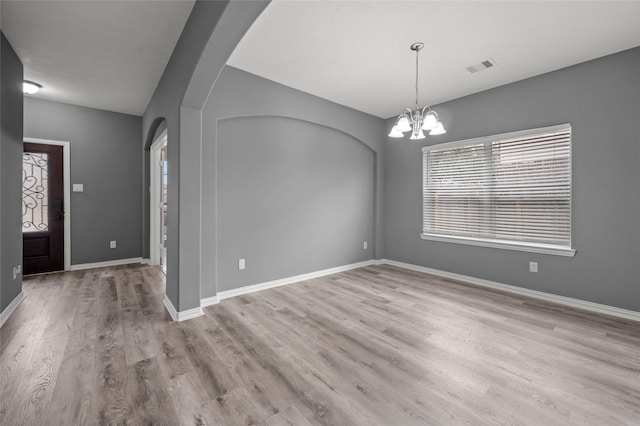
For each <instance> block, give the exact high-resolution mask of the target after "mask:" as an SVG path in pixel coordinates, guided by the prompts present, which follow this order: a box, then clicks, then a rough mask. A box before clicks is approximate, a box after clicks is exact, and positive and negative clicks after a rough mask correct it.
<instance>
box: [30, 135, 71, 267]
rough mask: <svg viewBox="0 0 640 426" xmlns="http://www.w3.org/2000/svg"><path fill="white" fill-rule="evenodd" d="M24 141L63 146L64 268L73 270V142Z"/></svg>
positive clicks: (34, 139) (36, 139)
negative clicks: (71, 189)
mask: <svg viewBox="0 0 640 426" xmlns="http://www.w3.org/2000/svg"><path fill="white" fill-rule="evenodd" d="M22 142H23V143H25V142H26V143H40V144H43V145H57V146H61V147H62V185H63V186H64V270H65V271H70V270H71V191H70V188H71V184H70V182H71V152H70V150H71V144H70V143H69V142H67V141H54V140H50V139H38V138H27V137H24V138H22Z"/></svg>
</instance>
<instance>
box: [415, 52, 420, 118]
mask: <svg viewBox="0 0 640 426" xmlns="http://www.w3.org/2000/svg"><path fill="white" fill-rule="evenodd" d="M419 54H420V49H416V109H418V55H419Z"/></svg>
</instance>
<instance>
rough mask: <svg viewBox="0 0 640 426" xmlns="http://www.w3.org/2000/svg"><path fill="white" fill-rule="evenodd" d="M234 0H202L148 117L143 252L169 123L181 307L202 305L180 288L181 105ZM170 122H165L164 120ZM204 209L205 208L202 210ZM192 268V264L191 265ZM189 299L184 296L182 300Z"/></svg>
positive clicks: (172, 277)
mask: <svg viewBox="0 0 640 426" xmlns="http://www.w3.org/2000/svg"><path fill="white" fill-rule="evenodd" d="M227 4H228V2H226V1H219V2H209V1H198V2H196V3H195V5H194V7H193V10H192V12H191V15H189V19H188V20H187V23H186V24H185V28H184V30H183V31H182V34H181V35H180V39H179V40H178V42H177V44H176V47H175V48H174V50H173V53H172V55H171V58H170V59H169V62H168V64H167V67H166V68H165V70H164V72H163V74H162V77H161V79H160V82H159V83H158V87H156V90H155V92H154V94H153V97H152V98H151V101H150V102H149V105H148V106H147V109H146V110H145V113H144V116H143V118H142V139H143V146H144V149H145V151H144V157H143V160H144V161H141V164H142V165H143V167H142V175H141V178H142V185H141V187H142V188H143V189H144V190H145V191H144V199H143V210H142V212H141V220H142V230H141V233H140V235H141V237H142V240H143V241H144V247H143V255H144V257H149V191H148V190H146V189H147V188H149V147H150V146H151V143H152V142H153V135H154V134H155V133H156V130H157V128H158V126H160V125H166V127H167V140H168V143H167V171H168V188H167V197H168V203H167V204H168V214H167V220H168V235H167V238H168V253H167V257H168V265H167V287H166V292H167V297H168V298H169V299H170V300H171V301H172V303H173V304H174V306H175V307H176V309H178V311H182V310H186V309H189V308H193V307H194V306H198V305H199V304H200V294H199V289H196V292H195V294H191V292H189V294H188V295H187V296H186V297H182V298H181V297H180V288H179V273H180V268H179V261H180V258H179V248H180V247H179V244H180V232H179V220H180V208H179V203H180V150H181V149H180V106H181V104H182V99H183V97H184V94H185V91H186V90H187V86H188V85H189V81H190V79H191V76H192V74H193V71H194V69H195V68H196V65H197V63H198V60H199V58H200V55H201V53H202V51H203V50H204V48H205V46H206V44H207V42H208V40H209V38H210V36H211V34H212V32H213V29H214V28H215V26H216V23H217V22H218V20H219V19H220V17H221V16H222V13H223V12H224V9H225V8H226V7H227ZM163 122H164V124H162V123H163ZM198 210H199V209H198ZM185 269H186V268H185ZM181 299H184V300H181Z"/></svg>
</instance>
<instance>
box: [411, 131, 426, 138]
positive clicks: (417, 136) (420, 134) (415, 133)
mask: <svg viewBox="0 0 640 426" xmlns="http://www.w3.org/2000/svg"><path fill="white" fill-rule="evenodd" d="M424 138H425V136H424V133H423V132H422V129H418V131H417V132H413V134H412V135H411V137H410V138H409V139H411V140H417V139H424Z"/></svg>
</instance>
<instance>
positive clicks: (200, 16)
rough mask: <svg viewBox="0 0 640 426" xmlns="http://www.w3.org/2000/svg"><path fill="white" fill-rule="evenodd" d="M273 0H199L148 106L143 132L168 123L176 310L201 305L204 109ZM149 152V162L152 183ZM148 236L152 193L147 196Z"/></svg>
mask: <svg viewBox="0 0 640 426" xmlns="http://www.w3.org/2000/svg"><path fill="white" fill-rule="evenodd" d="M268 3H269V2H268V1H233V2H222V1H220V2H210V1H197V2H196V3H195V5H194V8H193V10H192V12H191V15H190V16H189V19H188V21H187V24H186V26H185V28H184V30H183V32H182V34H181V36H180V39H179V40H178V43H177V44H176V47H175V49H174V51H173V54H172V56H171V58H170V60H169V63H168V65H167V68H166V69H165V71H164V73H163V76H162V78H161V80H160V82H159V84H158V87H157V88H156V91H155V93H154V95H153V97H152V99H151V102H150V103H149V106H148V107H147V110H146V111H145V114H144V118H143V131H144V134H143V140H144V145H145V148H147V149H148V147H149V145H150V144H151V139H152V138H151V136H150V135H151V134H153V133H154V132H155V130H156V127H157V126H158V124H159V123H161V122H162V120H164V119H166V122H167V129H168V175H169V188H168V192H169V194H168V198H169V201H168V240H169V241H168V243H169V253H168V262H167V263H168V264H167V297H168V298H169V300H170V301H171V303H172V304H173V305H174V306H175V307H176V309H177V310H178V311H185V310H189V309H192V308H196V307H199V306H200V297H201V287H202V285H201V275H200V270H201V261H202V256H201V249H202V237H201V235H202V231H201V224H202V221H203V214H206V212H203V210H202V202H201V201H202V197H201V189H202V180H201V176H202V174H201V157H202V109H203V108H204V104H205V101H206V100H207V98H208V96H209V94H210V92H211V89H212V87H213V86H214V84H215V82H216V80H217V78H218V76H219V73H220V72H221V71H222V68H223V67H224V64H225V63H226V62H227V60H228V58H229V56H231V53H232V52H233V49H234V48H235V46H236V45H237V44H238V43H239V41H240V40H241V39H242V37H243V35H244V33H245V32H246V31H247V29H248V28H249V27H250V26H251V24H252V23H253V22H254V21H255V19H256V18H257V17H258V16H259V14H260V13H261V12H262V11H263V10H264V8H265V7H266V6H267V4H268ZM147 174H148V154H145V161H144V163H143V176H144V179H145V183H144V187H145V188H147V187H148V181H147V179H148V178H147ZM144 210H145V215H144V216H143V220H144V221H145V223H144V229H145V236H144V239H145V243H146V241H147V240H148V233H146V229H147V226H148V225H147V224H146V222H147V218H148V213H147V212H148V199H147V200H145V208H144Z"/></svg>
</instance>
